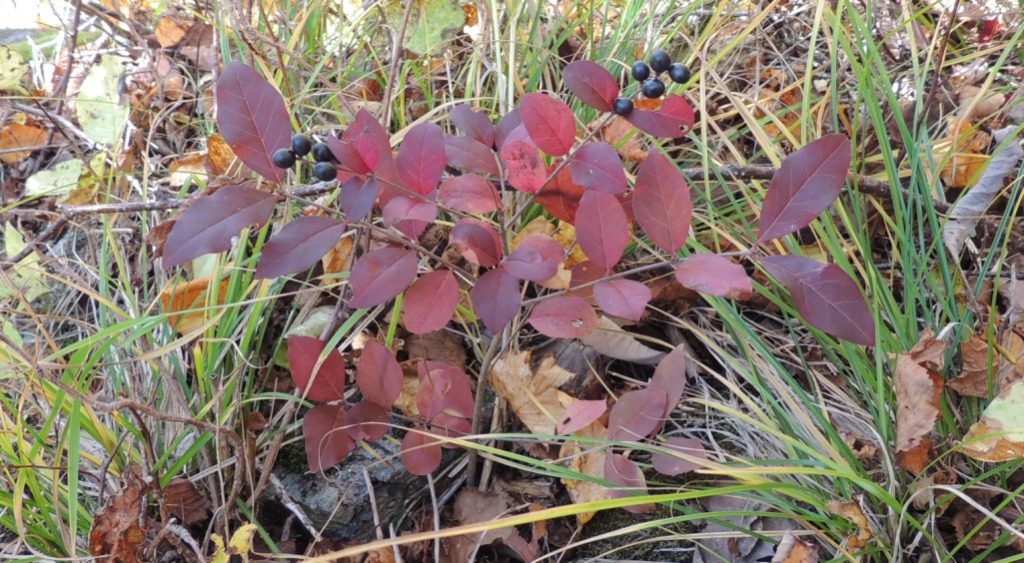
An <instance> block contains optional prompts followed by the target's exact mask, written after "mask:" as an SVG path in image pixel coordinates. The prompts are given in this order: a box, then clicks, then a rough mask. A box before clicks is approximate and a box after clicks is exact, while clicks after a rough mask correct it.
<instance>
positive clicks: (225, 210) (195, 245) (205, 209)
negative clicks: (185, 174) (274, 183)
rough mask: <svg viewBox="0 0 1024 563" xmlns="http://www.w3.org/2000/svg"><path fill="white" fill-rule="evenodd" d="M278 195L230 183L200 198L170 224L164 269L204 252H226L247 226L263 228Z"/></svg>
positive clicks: (165, 244) (272, 210) (165, 247)
mask: <svg viewBox="0 0 1024 563" xmlns="http://www.w3.org/2000/svg"><path fill="white" fill-rule="evenodd" d="M276 202H277V196H276V195H274V194H272V193H269V192H264V191H260V190H254V189H252V188H243V187H242V186H228V187H226V188H222V189H220V190H217V191H216V192H215V193H214V194H213V195H210V196H205V197H201V198H199V199H197V200H196V201H195V202H193V203H192V205H190V206H189V207H188V209H186V210H185V212H184V213H182V214H181V217H179V218H178V220H177V221H176V222H175V223H174V226H173V227H171V232H170V233H169V234H168V235H167V242H166V243H164V255H163V266H164V269H168V268H173V267H174V266H178V265H180V264H184V263H185V262H188V261H189V260H193V259H195V258H198V257H200V256H202V255H203V254H210V253H214V252H224V251H225V250H228V249H229V248H231V239H232V238H234V237H237V236H238V233H240V232H242V229H244V228H246V227H262V226H263V224H264V223H266V222H267V221H268V220H269V219H270V214H271V213H273V212H274V204H275V203H276Z"/></svg>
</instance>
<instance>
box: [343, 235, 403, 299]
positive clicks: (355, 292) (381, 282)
mask: <svg viewBox="0 0 1024 563" xmlns="http://www.w3.org/2000/svg"><path fill="white" fill-rule="evenodd" d="M417 263H418V259H417V257H416V253H415V252H412V251H410V250H405V249H404V248H393V247H386V248H379V249H377V250H374V251H372V252H369V253H367V254H364V255H363V256H362V257H361V258H360V259H359V260H356V263H355V264H353V265H352V272H351V273H350V274H349V277H348V284H349V287H351V288H352V300H351V301H349V306H350V307H352V308H355V309H362V308H366V307H374V306H376V305H380V304H381V303H384V302H387V301H390V300H391V299H392V298H394V297H395V296H396V295H398V294H399V293H402V292H403V291H405V288H407V287H409V284H411V283H412V281H413V280H414V279H415V278H416V266H417Z"/></svg>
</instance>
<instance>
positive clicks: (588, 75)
mask: <svg viewBox="0 0 1024 563" xmlns="http://www.w3.org/2000/svg"><path fill="white" fill-rule="evenodd" d="M562 80H563V81H565V85H566V86H568V87H569V90H571V91H572V93H573V94H576V97H577V98H579V99H580V100H581V101H583V103H585V104H587V105H588V106H590V107H592V108H594V109H596V110H597V111H612V102H613V101H614V100H615V98H618V97H619V84H618V82H616V80H615V77H613V76H612V74H611V73H610V72H608V71H607V70H605V69H604V67H602V66H601V65H599V64H597V63H595V62H591V61H584V60H579V61H573V62H571V63H569V64H567V65H566V66H565V68H564V69H562Z"/></svg>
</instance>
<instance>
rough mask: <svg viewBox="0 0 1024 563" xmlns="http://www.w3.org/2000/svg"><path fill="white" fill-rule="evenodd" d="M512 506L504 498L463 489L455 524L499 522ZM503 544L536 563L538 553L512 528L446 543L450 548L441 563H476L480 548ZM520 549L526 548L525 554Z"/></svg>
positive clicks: (524, 558)
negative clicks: (495, 543)
mask: <svg viewBox="0 0 1024 563" xmlns="http://www.w3.org/2000/svg"><path fill="white" fill-rule="evenodd" d="M510 508H511V505H510V501H509V498H508V497H506V496H505V495H501V494H495V493H485V492H483V491H480V490H477V489H463V490H462V491H461V492H459V494H458V495H457V496H456V497H455V521H456V522H457V523H458V524H459V525H462V526H465V525H467V524H480V523H483V522H489V521H491V520H497V519H498V518H501V517H503V516H507V515H508V514H509V511H510ZM495 541H501V542H502V543H504V544H505V545H507V546H508V547H510V548H512V549H513V550H514V551H515V552H516V553H517V554H518V555H519V556H520V557H521V558H522V559H523V560H524V561H533V560H534V559H536V557H537V554H536V553H534V552H533V550H532V549H531V548H530V547H529V544H527V542H526V540H525V539H523V537H522V536H520V535H519V532H517V531H516V529H515V528H514V527H512V526H508V527H504V528H497V529H494V530H487V531H485V532H481V533H479V534H467V535H462V536H455V537H453V538H450V539H449V540H448V541H447V544H448V545H447V547H448V549H447V550H446V551H445V552H444V554H443V555H442V557H441V561H442V562H448V563H462V562H463V561H473V560H474V559H475V554H476V552H477V549H478V548H479V546H483V545H488V544H491V543H494V542H495ZM520 549H525V550H526V551H525V553H524V552H521V551H520Z"/></svg>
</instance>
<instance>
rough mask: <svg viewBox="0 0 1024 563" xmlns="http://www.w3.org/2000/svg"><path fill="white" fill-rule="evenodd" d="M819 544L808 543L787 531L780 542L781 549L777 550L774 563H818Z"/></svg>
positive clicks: (773, 559)
mask: <svg viewBox="0 0 1024 563" xmlns="http://www.w3.org/2000/svg"><path fill="white" fill-rule="evenodd" d="M817 561H818V546H817V544H813V543H809V542H806V541H804V540H802V539H800V538H798V537H796V536H794V535H793V532H791V531H789V530H786V534H785V535H784V536H782V541H781V542H779V548H778V549H777V550H775V557H773V558H772V563H817Z"/></svg>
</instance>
